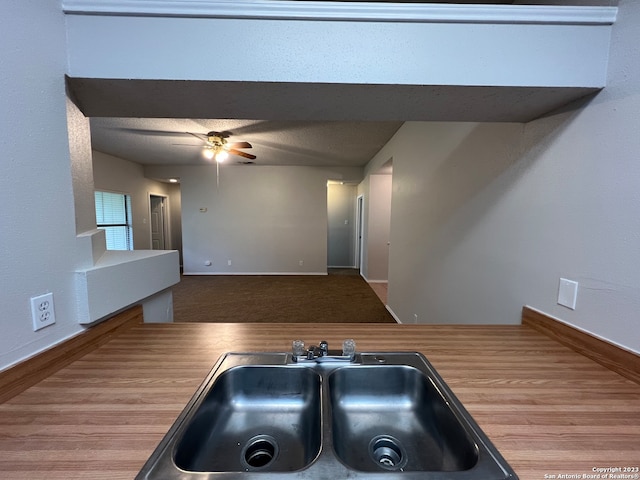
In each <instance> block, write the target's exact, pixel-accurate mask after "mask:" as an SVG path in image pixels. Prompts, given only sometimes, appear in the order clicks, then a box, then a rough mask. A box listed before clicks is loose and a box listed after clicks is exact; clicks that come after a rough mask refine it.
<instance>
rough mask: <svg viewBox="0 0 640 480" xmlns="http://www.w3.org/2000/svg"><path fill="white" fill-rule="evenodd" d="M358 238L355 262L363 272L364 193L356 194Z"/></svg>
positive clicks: (356, 240)
mask: <svg viewBox="0 0 640 480" xmlns="http://www.w3.org/2000/svg"><path fill="white" fill-rule="evenodd" d="M355 233H356V238H355V255H354V259H355V264H356V268H357V269H358V272H360V273H362V259H363V254H364V248H363V247H364V195H363V194H360V195H358V196H356V232H355Z"/></svg>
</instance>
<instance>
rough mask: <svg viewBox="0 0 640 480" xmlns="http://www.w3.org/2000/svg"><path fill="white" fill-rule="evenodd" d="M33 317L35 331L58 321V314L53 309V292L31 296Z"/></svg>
mask: <svg viewBox="0 0 640 480" xmlns="http://www.w3.org/2000/svg"><path fill="white" fill-rule="evenodd" d="M31 318H32V319H33V331H34V332H36V331H38V330H40V329H41V328H44V327H48V326H49V325H53V324H54V323H56V314H55V313H54V310H53V293H45V294H44V295H40V296H38V297H31Z"/></svg>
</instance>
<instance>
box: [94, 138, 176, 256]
mask: <svg viewBox="0 0 640 480" xmlns="http://www.w3.org/2000/svg"><path fill="white" fill-rule="evenodd" d="M93 179H94V185H95V189H96V190H104V191H108V192H118V193H126V194H129V195H131V203H132V212H131V213H132V216H133V242H134V248H135V249H136V250H140V249H142V250H144V249H150V248H151V229H150V225H149V195H150V194H151V195H160V196H165V197H168V202H169V203H168V207H169V210H168V217H169V230H170V232H169V239H168V240H169V243H170V245H169V247H168V249H170V250H180V249H181V247H182V233H181V219H180V187H179V186H178V185H172V184H168V183H164V182H158V181H155V180H151V179H149V178H146V177H145V176H144V168H143V167H142V166H141V165H139V164H137V163H133V162H130V161H128V160H124V159H122V158H118V157H114V156H112V155H107V154H106V153H102V152H98V151H95V150H94V151H93ZM174 204H176V205H174Z"/></svg>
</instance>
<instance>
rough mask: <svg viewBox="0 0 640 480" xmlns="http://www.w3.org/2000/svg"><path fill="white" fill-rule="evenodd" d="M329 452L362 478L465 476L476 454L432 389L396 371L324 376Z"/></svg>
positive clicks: (411, 371) (414, 375)
mask: <svg viewBox="0 0 640 480" xmlns="http://www.w3.org/2000/svg"><path fill="white" fill-rule="evenodd" d="M329 392H330V397H331V407H332V416H331V422H332V428H333V446H334V449H335V451H336V454H337V455H338V457H339V458H340V460H341V461H342V462H343V463H345V464H346V465H347V466H349V467H351V468H353V469H355V470H359V471H364V472H380V471H385V470H388V471H404V472H409V471H431V472H442V471H445V472H454V471H463V470H469V469H470V468H472V467H473V466H475V465H476V463H477V462H478V448H477V446H476V444H475V442H474V441H473V438H472V437H471V436H470V434H469V433H468V432H467V431H466V430H465V429H464V427H463V425H462V423H461V422H460V419H459V418H457V417H456V415H455V413H454V411H453V410H452V409H451V408H450V407H449V405H448V404H447V401H446V400H445V398H444V397H443V396H442V395H441V394H440V392H439V391H438V389H437V388H436V386H435V385H434V384H433V382H431V381H430V380H429V378H428V377H426V376H425V375H424V374H423V373H422V372H420V370H418V369H416V368H414V367H408V366H398V365H381V366H363V367H345V368H341V369H339V370H337V371H335V372H334V373H333V374H332V375H330V376H329Z"/></svg>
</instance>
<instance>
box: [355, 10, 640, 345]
mask: <svg viewBox="0 0 640 480" xmlns="http://www.w3.org/2000/svg"><path fill="white" fill-rule="evenodd" d="M618 18H619V20H618V23H616V25H615V26H614V31H613V38H612V49H611V54H610V73H609V80H608V87H607V88H606V89H605V90H604V91H602V92H601V93H600V94H599V95H598V96H597V97H596V98H595V99H593V100H592V101H591V102H589V103H588V104H586V105H584V106H583V107H582V108H577V109H574V110H568V111H567V112H564V113H562V112H559V113H557V114H556V115H549V116H547V117H545V118H541V119H539V120H536V121H533V122H530V123H528V124H526V125H521V124H475V123H407V124H405V125H404V126H403V127H402V128H401V129H400V130H399V131H398V133H397V134H396V136H395V137H394V138H393V139H392V141H391V142H389V143H388V144H387V145H386V146H385V147H384V148H383V150H382V151H381V152H380V153H379V154H378V155H377V156H376V158H375V159H374V160H373V161H372V162H371V164H370V165H369V166H368V168H367V171H369V172H372V171H375V170H376V168H377V167H378V166H379V165H382V164H383V163H384V162H385V161H386V160H387V159H388V158H389V157H390V156H393V159H394V175H393V209H392V218H391V252H390V271H389V302H388V303H389V305H390V307H391V309H392V310H393V311H394V313H395V314H396V315H397V317H398V318H399V319H400V320H401V321H403V322H412V321H413V318H414V317H413V315H414V314H417V315H418V322H420V323H442V322H447V323H518V322H519V319H520V311H521V308H522V306H523V305H526V304H528V305H531V306H533V307H534V308H537V309H539V310H542V311H544V312H546V313H549V314H551V315H554V316H555V317H557V318H559V319H561V320H563V321H566V322H568V323H569V324H571V325H574V326H576V327H578V328H580V329H583V330H586V331H589V332H591V333H593V334H595V335H597V336H600V337H602V338H605V339H607V340H609V341H612V342H614V343H617V344H619V345H622V346H624V347H626V348H628V349H631V350H634V351H636V352H640V340H639V337H638V336H637V335H636V334H635V333H636V332H637V331H638V327H639V325H638V322H639V319H640V316H639V315H638V311H639V308H640V269H638V265H640V249H638V242H639V239H640V222H639V221H638V213H637V212H639V211H640V195H639V194H638V186H639V185H640V162H638V152H640V136H639V135H638V132H639V131H640V115H638V112H639V111H640V64H639V63H638V62H637V61H636V60H637V58H638V53H639V51H640V50H639V47H638V42H637V38H638V36H639V35H640V4H638V3H635V2H631V1H628V2H621V5H620V14H619V17H618ZM560 277H565V278H569V279H573V280H576V281H578V282H580V288H579V292H578V302H577V308H576V310H575V311H572V310H569V309H567V308H565V307H562V306H559V305H557V304H556V300H557V294H558V282H559V278H560Z"/></svg>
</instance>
